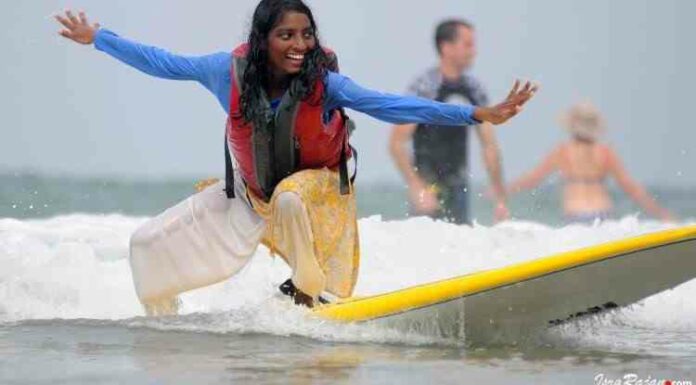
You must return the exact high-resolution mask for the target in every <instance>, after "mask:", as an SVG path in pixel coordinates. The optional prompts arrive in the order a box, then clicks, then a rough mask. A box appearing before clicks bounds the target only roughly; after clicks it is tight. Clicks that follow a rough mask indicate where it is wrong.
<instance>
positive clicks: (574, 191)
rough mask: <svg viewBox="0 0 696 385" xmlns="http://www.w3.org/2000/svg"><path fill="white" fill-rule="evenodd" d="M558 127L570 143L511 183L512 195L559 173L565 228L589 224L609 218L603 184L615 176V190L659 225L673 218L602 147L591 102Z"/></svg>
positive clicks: (571, 112)
mask: <svg viewBox="0 0 696 385" xmlns="http://www.w3.org/2000/svg"><path fill="white" fill-rule="evenodd" d="M561 123H562V124H563V125H564V126H565V128H566V129H567V130H568V132H569V133H570V135H571V139H570V140H569V141H567V142H565V143H562V144H560V145H558V146H557V147H556V148H555V149H554V150H553V151H551V153H549V154H548V155H547V156H546V158H545V159H544V160H543V162H541V164H540V165H539V166H537V167H536V168H535V169H534V170H532V171H531V172H529V173H528V174H526V175H524V176H522V177H521V178H519V179H518V180H516V181H514V182H513V183H512V184H511V185H510V187H509V188H508V190H509V192H511V193H518V192H520V191H522V190H528V189H532V188H535V187H536V186H537V185H538V184H539V183H541V181H542V180H544V179H545V178H546V177H547V176H549V175H550V174H552V173H554V172H556V171H558V172H560V174H561V176H562V178H563V211H564V214H565V217H566V221H567V222H568V223H592V222H594V221H595V220H596V219H599V220H603V219H607V218H609V217H611V215H612V212H613V206H614V205H613V202H612V200H611V197H610V195H609V192H608V191H607V187H606V182H607V180H608V179H609V178H610V177H613V178H614V179H615V180H616V181H617V182H618V184H619V186H620V187H621V188H622V189H623V190H624V191H625V192H626V194H628V196H630V197H631V198H632V199H633V200H634V201H636V202H637V203H638V204H639V205H640V206H641V207H642V208H643V209H644V210H645V211H646V212H648V213H649V214H651V215H653V216H655V217H656V218H659V219H662V220H671V219H672V215H671V214H670V213H669V212H668V211H667V210H665V209H664V208H662V207H660V206H659V205H658V204H657V203H656V202H655V200H654V199H653V198H652V197H651V196H650V195H649V194H648V193H647V192H646V191H645V189H644V188H643V187H642V186H640V185H639V184H638V183H636V182H635V181H634V180H633V179H632V178H631V176H630V175H629V174H628V172H627V171H626V169H625V168H624V167H623V165H622V164H621V161H620V160H619V157H618V156H617V155H616V153H615V152H614V150H612V149H611V147H609V146H607V145H606V144H603V143H600V141H599V138H600V136H601V134H602V133H603V132H604V120H603V118H602V116H601V114H600V113H599V111H598V110H597V109H596V108H595V107H594V106H593V105H592V104H589V103H579V104H576V105H574V106H573V107H571V108H570V109H569V110H568V111H567V112H566V113H565V114H564V115H563V116H562V117H561Z"/></svg>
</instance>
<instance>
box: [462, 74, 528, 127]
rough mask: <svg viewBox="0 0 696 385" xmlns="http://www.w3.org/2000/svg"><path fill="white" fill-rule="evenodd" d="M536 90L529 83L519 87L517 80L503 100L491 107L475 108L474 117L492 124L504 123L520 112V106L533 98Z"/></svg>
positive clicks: (519, 83)
mask: <svg viewBox="0 0 696 385" xmlns="http://www.w3.org/2000/svg"><path fill="white" fill-rule="evenodd" d="M538 89H539V87H538V86H537V85H536V84H532V83H531V82H526V83H525V85H524V86H521V82H520V81H519V80H517V81H515V84H514V85H513V86H512V89H511V90H510V93H508V96H507V97H506V98H505V100H503V101H502V102H501V103H499V104H496V105H495V106H492V107H479V108H477V109H476V111H475V113H474V117H475V118H476V119H478V120H481V121H484V122H490V123H493V124H502V123H505V122H507V121H508V120H509V119H510V118H512V117H513V116H515V115H517V114H518V113H519V112H520V111H522V106H524V105H525V103H527V102H528V101H529V100H530V99H531V98H532V97H533V96H534V94H535V93H536V92H537V90H538Z"/></svg>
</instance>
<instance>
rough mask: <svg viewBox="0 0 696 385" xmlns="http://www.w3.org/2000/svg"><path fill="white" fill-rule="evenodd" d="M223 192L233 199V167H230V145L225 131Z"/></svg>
mask: <svg viewBox="0 0 696 385" xmlns="http://www.w3.org/2000/svg"><path fill="white" fill-rule="evenodd" d="M225 194H227V199H234V198H235V194H234V168H232V158H231V157H230V145H229V144H228V143H227V133H225Z"/></svg>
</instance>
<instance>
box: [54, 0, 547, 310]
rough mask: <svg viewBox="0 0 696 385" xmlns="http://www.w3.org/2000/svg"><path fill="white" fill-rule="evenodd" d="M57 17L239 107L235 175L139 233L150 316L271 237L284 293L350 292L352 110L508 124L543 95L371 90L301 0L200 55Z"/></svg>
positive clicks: (232, 129) (141, 292)
mask: <svg viewBox="0 0 696 385" xmlns="http://www.w3.org/2000/svg"><path fill="white" fill-rule="evenodd" d="M57 20H58V21H59V22H60V23H61V24H62V25H63V26H64V27H65V29H64V30H62V31H61V32H60V33H61V35H62V36H64V37H66V38H68V39H71V40H73V41H75V42H77V43H81V44H94V46H95V47H96V49H97V50H100V51H103V52H105V53H107V54H109V55H111V56H113V57H114V58H116V59H118V60H120V61H122V62H124V63H126V64H128V65H130V66H132V67H135V68H137V69H138V70H140V71H142V72H145V73H147V74H149V75H152V76H156V77H160V78H165V79H175V80H193V81H197V82H199V83H200V84H202V85H203V86H204V87H206V88H207V89H208V90H210V91H211V92H213V93H214V94H215V95H216V96H217V98H218V100H219V101H220V103H221V105H222V106H223V108H224V109H225V110H226V112H227V113H228V115H229V117H228V121H227V128H226V140H225V150H226V159H227V163H226V170H227V177H226V179H225V181H221V182H218V183H214V184H211V185H209V186H207V187H206V188H203V189H202V191H200V192H199V193H197V194H195V195H193V196H191V197H189V198H188V199H187V200H185V201H184V202H181V203H179V204H178V205H176V206H174V207H172V208H170V209H168V210H166V211H165V212H164V213H162V214H160V215H158V216H157V217H155V218H152V219H151V220H149V221H148V222H146V223H145V224H144V225H143V226H142V227H140V228H139V229H138V230H137V231H136V232H135V233H134V234H133V236H132V238H131V247H130V251H131V255H130V262H131V268H132V271H133V278H134V281H135V287H136V291H137V294H138V297H139V298H140V301H141V302H142V303H143V304H144V305H145V308H146V310H147V312H148V314H162V313H172V312H175V311H176V303H177V301H176V297H177V296H178V294H180V293H182V292H185V291H188V290H192V289H195V288H199V287H202V286H206V285H210V284H213V283H215V282H219V281H222V280H224V279H227V278H229V277H230V276H232V275H233V274H235V273H236V272H237V271H239V269H241V268H242V267H243V266H244V265H246V263H247V262H248V261H249V259H250V257H251V256H252V255H253V253H254V251H255V249H256V247H257V246H258V244H259V243H261V242H263V243H264V244H266V245H267V246H268V247H270V248H271V250H272V251H274V252H277V253H278V254H280V255H281V256H282V257H283V258H284V259H285V261H286V262H287V263H288V265H289V266H290V268H291V269H292V277H291V279H290V280H288V281H287V282H286V283H285V284H284V285H282V289H283V292H284V293H288V294H289V295H291V296H292V297H293V298H294V301H295V303H296V304H302V305H306V306H309V307H311V306H313V305H314V303H315V301H317V300H319V299H320V298H321V297H320V294H322V293H323V292H328V293H331V294H334V295H336V296H338V297H348V296H350V295H351V293H352V291H353V288H354V286H355V282H356V279H357V271H358V266H359V244H358V234H357V223H356V205H355V196H354V193H353V189H352V182H351V181H350V180H349V179H348V177H347V173H346V171H345V170H346V162H347V159H348V158H349V157H351V156H352V155H353V154H352V151H351V149H350V146H348V132H347V125H346V123H347V117H346V115H345V112H344V109H345V108H349V109H353V110H356V111H360V112H363V113H365V114H368V115H371V116H373V117H375V118H377V119H380V120H383V121H386V122H390V123H409V122H410V123H426V124H441V125H448V126H456V125H465V124H470V123H473V122H478V121H488V122H491V123H494V124H500V123H504V122H505V121H507V120H508V119H510V118H512V117H513V116H515V115H517V113H518V112H519V111H520V110H521V107H522V106H523V105H524V104H525V103H526V102H527V101H528V100H530V99H531V98H532V96H533V95H534V93H535V92H536V86H533V85H532V84H530V83H527V84H525V85H524V86H521V85H520V84H519V82H516V83H515V85H514V86H513V88H512V90H511V91H510V93H509V94H508V96H507V98H506V99H505V100H504V101H503V102H501V103H499V104H497V105H495V106H493V107H476V108H474V107H472V106H461V105H449V104H444V103H438V102H433V101H429V100H426V99H421V98H416V97H402V96H396V95H389V94H384V93H381V92H377V91H372V90H368V89H365V88H363V87H360V86H359V85H357V84H355V83H354V82H353V81H352V80H351V79H349V78H347V77H345V76H343V75H340V74H338V73H337V65H336V57H335V55H334V54H333V53H332V52H331V51H330V50H327V49H324V48H323V47H322V46H321V44H320V43H319V40H318V38H317V28H316V23H315V22H314V17H313V15H312V12H311V10H310V9H309V8H308V7H307V6H306V5H305V4H304V3H303V2H302V1H301V0H263V1H261V2H260V3H259V5H258V6H257V8H256V10H255V12H254V17H253V22H252V27H251V31H250V33H249V38H248V41H247V42H246V43H245V44H242V45H241V46H239V47H237V48H236V49H234V50H233V52H232V53H229V52H220V53H214V54H211V55H205V56H198V57H191V56H182V55H177V54H173V53H170V52H167V51H165V50H162V49H160V48H156V47H151V46H147V45H143V44H139V43H137V42H134V41H131V40H127V39H124V38H122V37H120V36H118V35H116V34H115V33H113V32H111V31H109V30H106V29H100V27H99V25H98V24H90V22H89V21H88V19H87V16H86V15H85V14H84V13H82V12H81V13H80V14H79V15H78V16H75V15H74V14H73V13H72V12H69V11H68V12H66V13H65V14H64V15H59V16H57ZM232 158H234V161H235V162H232ZM233 163H236V167H234V164H233Z"/></svg>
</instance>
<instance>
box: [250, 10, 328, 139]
mask: <svg viewBox="0 0 696 385" xmlns="http://www.w3.org/2000/svg"><path fill="white" fill-rule="evenodd" d="M286 12H299V13H302V14H304V15H306V16H307V18H309V22H310V23H311V27H312V30H313V31H314V37H315V41H316V44H315V46H314V48H313V49H312V50H311V51H309V52H307V53H306V54H305V59H304V62H303V63H302V68H301V70H300V72H299V73H298V74H296V75H293V79H292V81H291V82H290V88H289V90H288V91H289V92H290V96H291V97H292V98H294V99H296V100H310V99H312V100H313V99H314V96H315V95H313V93H314V92H313V91H314V85H315V84H316V82H317V81H323V79H324V76H325V75H326V71H327V68H328V67H329V66H330V59H329V57H328V55H327V53H326V52H325V51H324V49H323V48H322V47H321V44H320V43H319V38H318V36H317V25H316V23H315V22H314V16H313V15H312V11H311V10H310V9H309V7H308V6H307V5H306V4H305V3H304V2H303V1H302V0H262V1H261V2H260V3H259V5H258V6H257V7H256V10H255V11H254V18H253V21H252V24H251V31H250V32H249V38H248V44H249V53H248V55H247V66H246V70H245V72H244V76H243V77H242V79H241V83H242V84H241V86H242V93H241V117H242V118H243V119H244V120H245V121H247V122H251V123H255V124H257V123H265V122H267V119H268V118H269V116H270V111H269V110H268V106H267V105H265V104H264V103H262V99H263V95H264V90H266V89H267V88H268V86H269V82H270V79H271V69H270V68H269V65H268V57H269V55H268V36H269V34H270V32H271V30H272V29H273V28H275V27H276V25H277V24H278V23H279V22H280V21H281V20H282V18H283V15H284V14H285V13H286ZM264 125H265V124H262V125H260V126H257V127H262V126H264Z"/></svg>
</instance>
